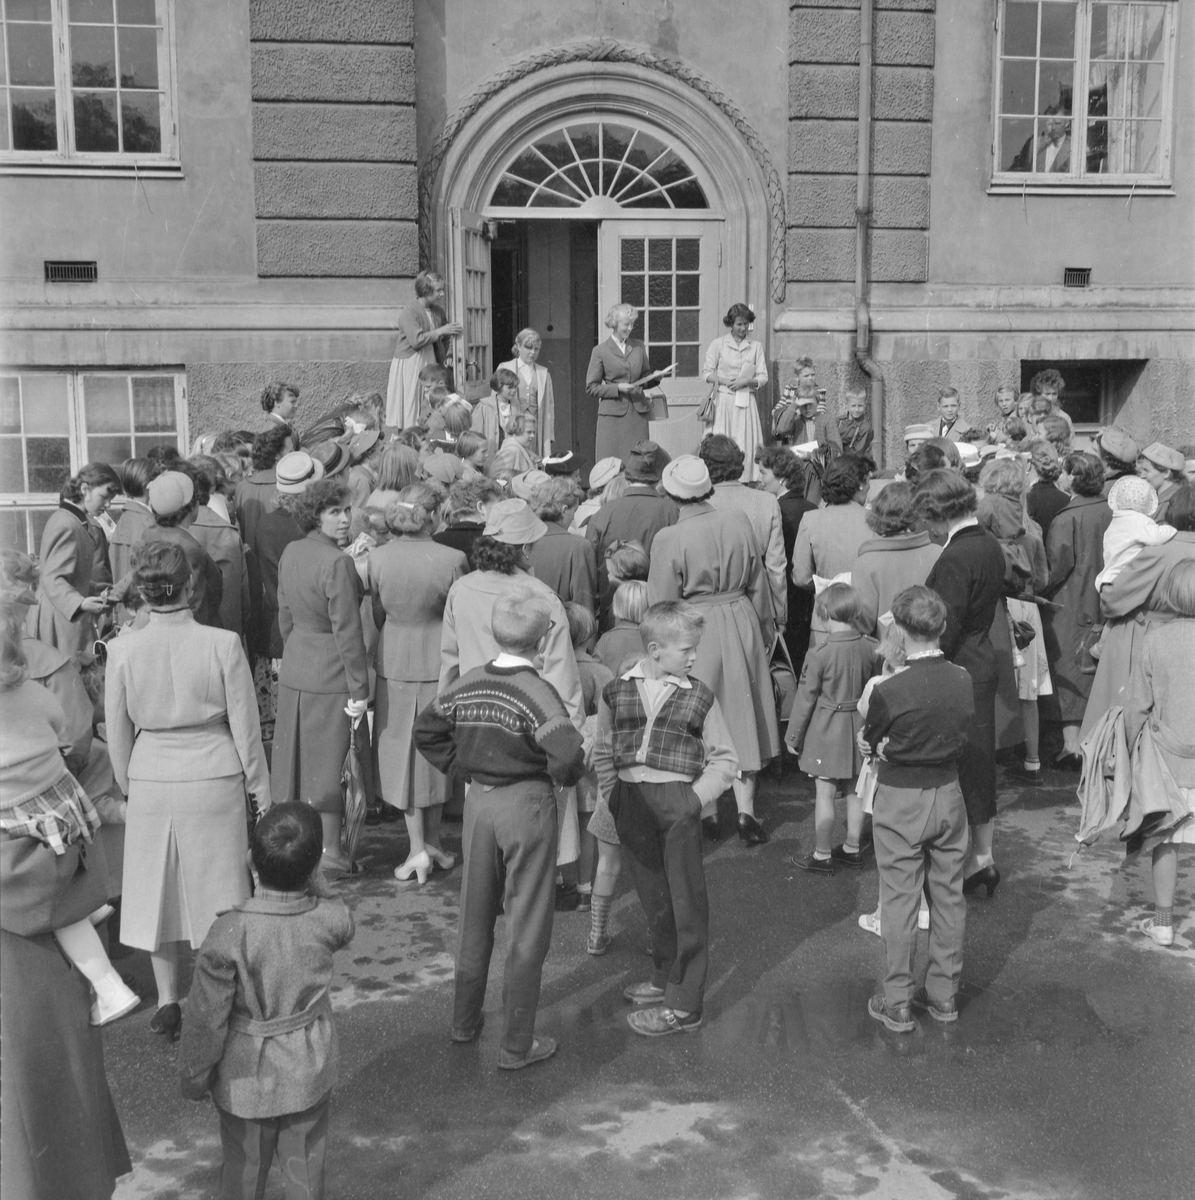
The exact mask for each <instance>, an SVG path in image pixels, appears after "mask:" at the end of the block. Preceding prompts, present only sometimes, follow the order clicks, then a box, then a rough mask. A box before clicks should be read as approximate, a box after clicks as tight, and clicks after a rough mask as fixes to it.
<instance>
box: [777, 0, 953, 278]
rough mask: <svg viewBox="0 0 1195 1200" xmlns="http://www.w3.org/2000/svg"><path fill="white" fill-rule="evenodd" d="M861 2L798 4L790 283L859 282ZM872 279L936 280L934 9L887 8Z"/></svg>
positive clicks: (876, 52)
mask: <svg viewBox="0 0 1195 1200" xmlns="http://www.w3.org/2000/svg"><path fill="white" fill-rule="evenodd" d="M858 10H859V3H858V0H853V2H852V0H794V2H793V3H792V5H791V11H790V13H789V68H788V116H789V125H788V171H789V176H788V213H787V220H788V278H789V280H790V281H793V282H822V281H834V280H849V279H854V277H855V232H854V231H855V177H856V171H857V168H858V144H859V143H858V137H859V128H858V124H859V123H858V116H859V68H858V63H859V11H858ZM873 38H874V42H873V46H874V49H873V58H874V63H875V66H874V68H873V71H872V87H873V96H872V100H873V103H872V112H873V115H874V118H875V122H874V125H873V129H872V155H871V166H872V171H873V180H872V221H871V223H872V229H873V233H872V237H871V245H870V262H869V276H870V278H871V279H873V280H877V281H890V282H912V281H919V280H923V279H926V278H927V276H928V265H929V235H928V230H929V228H930V147H931V124H930V122H931V119H932V117H933V105H934V55H935V48H934V47H935V40H934V38H935V17H934V0H878V2H877V4H876V12H875V23H874V28H873Z"/></svg>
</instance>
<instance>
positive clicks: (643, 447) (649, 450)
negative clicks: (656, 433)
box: [627, 438, 672, 479]
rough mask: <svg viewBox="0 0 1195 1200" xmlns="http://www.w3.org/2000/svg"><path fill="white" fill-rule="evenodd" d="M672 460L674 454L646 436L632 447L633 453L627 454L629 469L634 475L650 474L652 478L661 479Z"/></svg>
mask: <svg viewBox="0 0 1195 1200" xmlns="http://www.w3.org/2000/svg"><path fill="white" fill-rule="evenodd" d="M671 461H672V456H671V455H670V454H669V453H668V451H667V450H665V449H664V448H663V447H662V446H657V445H656V443H655V442H653V441H651V440H650V439H649V438H644V439H643V441H641V442H636V443H635V445H634V446H632V447H631V453H630V454H629V455H628V456H627V470H628V471H629V472H631V473H632V474H634V475H650V476H651V478H652V479H659V478H660V476H661V475H662V474H663V471H664V468H665V467H666V466H667V465H668V464H669V463H670V462H671Z"/></svg>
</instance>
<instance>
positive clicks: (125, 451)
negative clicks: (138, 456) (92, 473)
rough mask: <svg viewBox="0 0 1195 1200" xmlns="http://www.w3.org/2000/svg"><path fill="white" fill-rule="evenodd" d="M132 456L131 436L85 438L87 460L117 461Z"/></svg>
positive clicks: (122, 460)
mask: <svg viewBox="0 0 1195 1200" xmlns="http://www.w3.org/2000/svg"><path fill="white" fill-rule="evenodd" d="M132 457H133V439H132V438H131V437H93V438H88V439H87V461H88V462H105V463H118V462H124V460H125V459H126V458H132Z"/></svg>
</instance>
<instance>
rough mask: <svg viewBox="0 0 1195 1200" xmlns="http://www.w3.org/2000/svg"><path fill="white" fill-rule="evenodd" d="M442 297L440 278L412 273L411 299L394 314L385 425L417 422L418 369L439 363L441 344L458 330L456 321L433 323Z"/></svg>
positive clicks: (430, 273)
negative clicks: (394, 335)
mask: <svg viewBox="0 0 1195 1200" xmlns="http://www.w3.org/2000/svg"><path fill="white" fill-rule="evenodd" d="M443 299H444V277H443V276H442V275H437V274H436V272H435V271H420V272H419V274H418V275H416V276H415V302H414V304H408V305H407V306H406V308H404V309H402V311H401V312H399V314H398V341H397V342H396V344H395V346H394V358H393V360H392V361H391V363H390V379H389V381H388V382H387V384H386V424H387V425H394V426H397V427H398V428H399V429H406V428H407V427H409V426H411V425H418V424H419V405H420V401H421V400H422V398H423V388H422V385H421V384H420V382H419V372H420V371H422V370H423V368H424V367H427V366H431V365H432V364H433V363H435V362H443V361H444V357H445V352H444V343H445V341H446V340H447V339H448V338H454V337H456V336H457V335H458V334H459V333H460V332H461V326H460V324H459V322H457V321H448V322H447V323H445V324H442V325H437V324H436V321H437V319H438V318H439V317H442V316H443V313H442V312H441V310H440V308H439V305H440V303H441V302H442V301H443Z"/></svg>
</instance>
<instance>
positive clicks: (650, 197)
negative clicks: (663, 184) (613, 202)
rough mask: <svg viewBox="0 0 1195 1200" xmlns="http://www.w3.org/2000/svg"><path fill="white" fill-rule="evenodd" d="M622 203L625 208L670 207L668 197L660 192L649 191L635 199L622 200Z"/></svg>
mask: <svg viewBox="0 0 1195 1200" xmlns="http://www.w3.org/2000/svg"><path fill="white" fill-rule="evenodd" d="M623 205H624V206H625V207H626V208H671V207H672V205H671V204H669V203H668V198H667V197H666V196H665V195H663V194H662V193H661V192H649V193H648V194H647V195H646V196H640V197H639V198H638V199H637V200H627V199H624V200H623Z"/></svg>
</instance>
